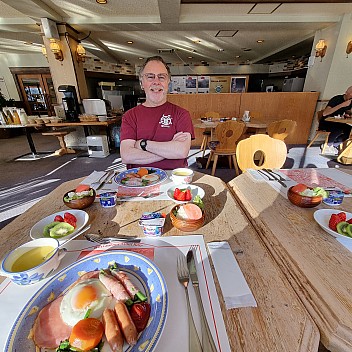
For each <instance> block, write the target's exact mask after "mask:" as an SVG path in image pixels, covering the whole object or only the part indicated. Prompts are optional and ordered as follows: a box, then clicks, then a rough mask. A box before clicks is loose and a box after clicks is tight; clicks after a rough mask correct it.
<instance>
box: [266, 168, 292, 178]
mask: <svg viewBox="0 0 352 352" xmlns="http://www.w3.org/2000/svg"><path fill="white" fill-rule="evenodd" d="M264 170H265V171H266V170H267V171H269V172H271V173H272V174H274V175H276V176H277V177H278V178H279V179H280V180H281V181H287V180H286V179H285V177H282V176H281V175H280V174H279V173H278V172H275V171H273V170H272V169H264Z"/></svg>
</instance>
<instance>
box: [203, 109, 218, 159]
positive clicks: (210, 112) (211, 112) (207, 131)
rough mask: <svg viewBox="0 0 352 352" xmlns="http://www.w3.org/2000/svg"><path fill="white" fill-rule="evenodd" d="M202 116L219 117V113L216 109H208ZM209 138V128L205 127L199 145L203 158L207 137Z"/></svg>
mask: <svg viewBox="0 0 352 352" xmlns="http://www.w3.org/2000/svg"><path fill="white" fill-rule="evenodd" d="M204 117H206V118H208V117H211V118H212V119H219V118H220V114H219V113H218V112H216V111H208V112H206V113H205V114H204ZM210 138H211V128H206V129H205V130H204V132H203V140H202V144H201V146H200V150H201V151H203V153H202V158H204V154H205V150H206V148H207V145H208V142H209V139H210Z"/></svg>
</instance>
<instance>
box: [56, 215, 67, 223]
mask: <svg viewBox="0 0 352 352" xmlns="http://www.w3.org/2000/svg"><path fill="white" fill-rule="evenodd" d="M54 221H56V222H64V221H65V220H64V218H63V217H62V216H61V215H56V216H55V218H54Z"/></svg>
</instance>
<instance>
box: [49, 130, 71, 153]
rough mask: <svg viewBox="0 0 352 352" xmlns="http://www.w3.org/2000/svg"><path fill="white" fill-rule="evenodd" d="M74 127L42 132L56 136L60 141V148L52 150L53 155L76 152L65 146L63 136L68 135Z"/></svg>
mask: <svg viewBox="0 0 352 352" xmlns="http://www.w3.org/2000/svg"><path fill="white" fill-rule="evenodd" d="M73 131H74V129H66V130H64V131H51V132H43V133H42V135H43V136H53V137H57V138H58V140H59V142H60V147H61V148H60V149H58V150H56V151H55V152H54V154H55V155H57V156H61V155H64V154H74V153H76V152H75V151H74V150H73V149H70V148H67V146H66V142H65V136H66V135H68V134H69V133H70V132H73Z"/></svg>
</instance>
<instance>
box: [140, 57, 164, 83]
mask: <svg viewBox="0 0 352 352" xmlns="http://www.w3.org/2000/svg"><path fill="white" fill-rule="evenodd" d="M150 61H159V62H161V63H162V64H163V65H164V66H165V68H166V70H167V74H168V75H169V77H170V76H171V71H170V68H169V66H168V65H167V64H166V62H165V61H164V59H163V58H162V57H161V56H158V55H157V56H151V57H148V58H147V60H145V62H144V64H143V65H142V67H141V69H140V70H139V80H140V81H141V80H142V75H143V71H144V69H145V66H146V65H147V63H148V62H150Z"/></svg>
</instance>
